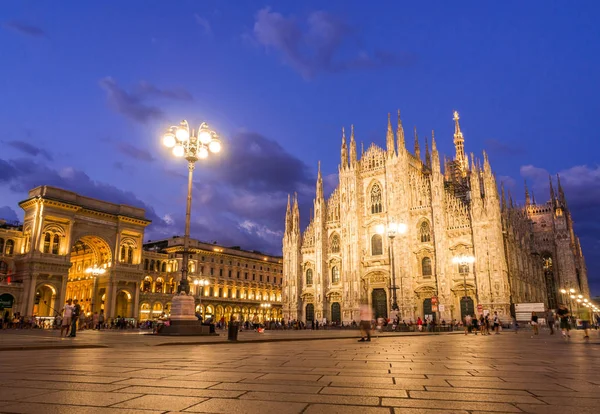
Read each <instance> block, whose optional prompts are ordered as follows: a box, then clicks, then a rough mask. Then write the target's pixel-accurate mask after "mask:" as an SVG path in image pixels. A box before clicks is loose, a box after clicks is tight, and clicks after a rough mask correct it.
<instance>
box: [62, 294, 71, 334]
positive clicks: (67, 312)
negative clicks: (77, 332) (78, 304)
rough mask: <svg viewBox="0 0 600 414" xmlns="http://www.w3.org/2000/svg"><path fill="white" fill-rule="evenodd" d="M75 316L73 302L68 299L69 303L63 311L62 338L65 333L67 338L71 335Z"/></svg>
mask: <svg viewBox="0 0 600 414" xmlns="http://www.w3.org/2000/svg"><path fill="white" fill-rule="evenodd" d="M72 316H73V301H72V300H71V299H67V303H65V306H64V307H63V309H62V324H61V326H60V336H61V337H62V336H63V332H65V338H66V337H67V336H68V335H69V329H70V328H71V317H72Z"/></svg>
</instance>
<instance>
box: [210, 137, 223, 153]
mask: <svg viewBox="0 0 600 414" xmlns="http://www.w3.org/2000/svg"><path fill="white" fill-rule="evenodd" d="M208 149H209V150H210V152H212V153H214V154H216V153H217V152H219V151H221V141H219V140H218V139H213V140H212V141H210V144H208Z"/></svg>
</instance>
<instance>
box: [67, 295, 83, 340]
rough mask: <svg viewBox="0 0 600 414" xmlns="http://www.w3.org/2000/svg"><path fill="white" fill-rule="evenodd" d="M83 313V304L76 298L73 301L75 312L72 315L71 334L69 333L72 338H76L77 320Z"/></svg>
mask: <svg viewBox="0 0 600 414" xmlns="http://www.w3.org/2000/svg"><path fill="white" fill-rule="evenodd" d="M80 314H81V305H80V304H79V301H78V300H77V299H75V300H74V301H73V313H72V315H71V334H70V335H69V336H70V337H71V338H75V333H76V332H77V320H78V319H79V315H80Z"/></svg>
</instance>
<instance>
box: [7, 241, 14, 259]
mask: <svg viewBox="0 0 600 414" xmlns="http://www.w3.org/2000/svg"><path fill="white" fill-rule="evenodd" d="M14 252H15V241H14V240H8V241H7V242H6V248H5V254H6V255H7V256H12V255H13V253H14Z"/></svg>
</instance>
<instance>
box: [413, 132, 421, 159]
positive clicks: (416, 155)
mask: <svg viewBox="0 0 600 414" xmlns="http://www.w3.org/2000/svg"><path fill="white" fill-rule="evenodd" d="M414 131H415V157H417V159H419V160H421V148H419V135H417V127H415V129H414Z"/></svg>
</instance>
